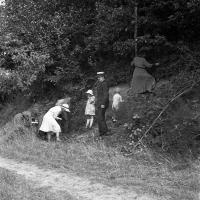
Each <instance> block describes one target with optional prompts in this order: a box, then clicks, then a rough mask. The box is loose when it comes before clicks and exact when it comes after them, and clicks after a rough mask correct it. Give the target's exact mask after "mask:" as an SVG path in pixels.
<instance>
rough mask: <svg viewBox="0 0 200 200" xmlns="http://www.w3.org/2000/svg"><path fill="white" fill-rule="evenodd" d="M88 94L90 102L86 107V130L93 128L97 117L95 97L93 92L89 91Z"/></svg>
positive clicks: (88, 101)
mask: <svg viewBox="0 0 200 200" xmlns="http://www.w3.org/2000/svg"><path fill="white" fill-rule="evenodd" d="M86 94H87V95H88V100H87V104H86V107H85V115H86V117H87V121H86V128H91V127H92V125H93V122H94V116H95V96H94V94H93V91H92V90H88V91H87V92H86Z"/></svg>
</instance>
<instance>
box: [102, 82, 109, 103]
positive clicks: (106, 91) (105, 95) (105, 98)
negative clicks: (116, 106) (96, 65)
mask: <svg viewBox="0 0 200 200" xmlns="http://www.w3.org/2000/svg"><path fill="white" fill-rule="evenodd" d="M102 91H103V102H102V103H103V105H105V104H106V103H107V101H108V99H109V89H108V85H107V83H106V82H105V81H104V82H103V84H102Z"/></svg>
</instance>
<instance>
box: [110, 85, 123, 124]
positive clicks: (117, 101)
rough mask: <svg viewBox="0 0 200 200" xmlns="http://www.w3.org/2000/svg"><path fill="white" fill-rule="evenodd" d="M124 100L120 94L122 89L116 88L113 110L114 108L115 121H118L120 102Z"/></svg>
mask: <svg viewBox="0 0 200 200" xmlns="http://www.w3.org/2000/svg"><path fill="white" fill-rule="evenodd" d="M121 102H123V99H122V96H121V95H120V89H119V88H116V90H115V94H114V95H113V102H112V110H113V117H112V120H113V122H116V121H117V112H118V111H119V107H120V103H121Z"/></svg>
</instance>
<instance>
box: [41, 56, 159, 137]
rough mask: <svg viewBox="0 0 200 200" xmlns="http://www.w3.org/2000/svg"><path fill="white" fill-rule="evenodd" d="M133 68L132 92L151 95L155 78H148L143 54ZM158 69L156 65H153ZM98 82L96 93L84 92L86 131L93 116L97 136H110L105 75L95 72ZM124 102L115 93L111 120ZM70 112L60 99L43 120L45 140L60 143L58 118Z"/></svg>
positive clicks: (134, 60) (148, 64)
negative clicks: (52, 138)
mask: <svg viewBox="0 0 200 200" xmlns="http://www.w3.org/2000/svg"><path fill="white" fill-rule="evenodd" d="M132 65H134V66H135V69H134V73H133V78H132V83H131V91H132V92H133V93H134V94H141V93H145V92H152V90H153V89H154V87H155V84H156V82H155V79H154V77H153V76H151V75H150V74H149V73H148V72H147V71H146V69H145V68H150V67H152V66H153V64H150V63H148V62H147V61H146V59H145V54H144V52H141V54H140V55H139V56H136V57H135V58H134V59H133V61H132V62H131V66H132ZM154 65H155V66H158V65H159V63H155V64H154ZM97 79H98V80H97V83H96V85H95V86H96V87H95V91H94V92H93V90H92V89H90V90H88V91H87V92H86V94H87V97H88V98H87V103H86V107H85V115H86V118H87V119H86V128H92V126H93V122H94V117H95V116H96V119H97V124H98V129H99V135H100V136H105V135H109V132H110V130H109V129H108V127H107V124H106V119H105V113H106V110H107V109H108V107H109V87H108V84H107V81H106V80H105V74H104V72H97ZM121 102H123V99H122V96H121V95H120V91H119V89H117V90H116V91H115V94H114V95H113V101H112V111H113V121H114V122H115V121H116V113H117V112H118V111H119V108H120V103H121ZM63 112H65V113H70V106H69V99H68V100H67V101H64V100H61V101H58V102H57V103H56V105H55V106H54V107H53V108H51V109H50V110H49V111H48V112H47V113H46V114H45V115H44V117H43V121H42V124H41V126H40V129H39V130H40V131H42V132H45V133H47V134H48V140H50V138H51V133H55V134H56V139H57V141H60V133H61V127H60V125H59V123H58V121H59V120H62V118H60V117H59V115H60V114H61V113H63Z"/></svg>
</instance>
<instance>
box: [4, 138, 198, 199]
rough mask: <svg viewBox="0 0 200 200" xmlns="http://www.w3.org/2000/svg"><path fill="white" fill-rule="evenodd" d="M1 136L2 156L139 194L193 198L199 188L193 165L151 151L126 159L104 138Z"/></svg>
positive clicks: (170, 197)
mask: <svg viewBox="0 0 200 200" xmlns="http://www.w3.org/2000/svg"><path fill="white" fill-rule="evenodd" d="M1 138H2V139H1V141H0V154H1V155H2V156H5V157H9V158H14V159H18V160H24V161H30V162H33V163H36V164H38V165H39V166H42V167H48V168H56V169H58V170H62V171H66V172H68V171H69V170H70V171H73V172H75V173H77V174H78V175H81V176H86V177H89V178H91V179H94V180H97V181H99V182H103V183H106V184H111V185H121V186H124V187H129V188H132V189H133V190H136V191H138V192H139V193H150V194H154V195H157V196H159V197H162V199H173V200H176V199H177V200H179V199H181V200H190V199H191V200H193V199H196V195H197V191H198V190H199V185H198V174H199V170H198V169H197V167H195V165H193V167H192V166H186V165H178V163H175V162H174V161H170V160H168V159H167V158H162V159H159V161H158V159H155V157H154V156H153V154H152V153H151V152H147V151H146V152H143V153H141V154H138V155H134V156H133V157H131V158H126V157H123V156H122V155H121V154H120V152H119V151H118V150H117V149H114V148H110V147H106V145H105V143H104V141H94V140H91V141H90V142H89V141H87V143H84V142H83V141H80V142H77V141H70V142H69V141H68V142H67V141H66V142H63V143H59V144H58V143H54V142H52V143H47V142H44V141H40V140H38V139H37V138H35V136H32V135H24V136H19V135H14V136H13V137H8V136H7V135H6V136H3V137H1ZM196 166H197V165H196Z"/></svg>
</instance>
